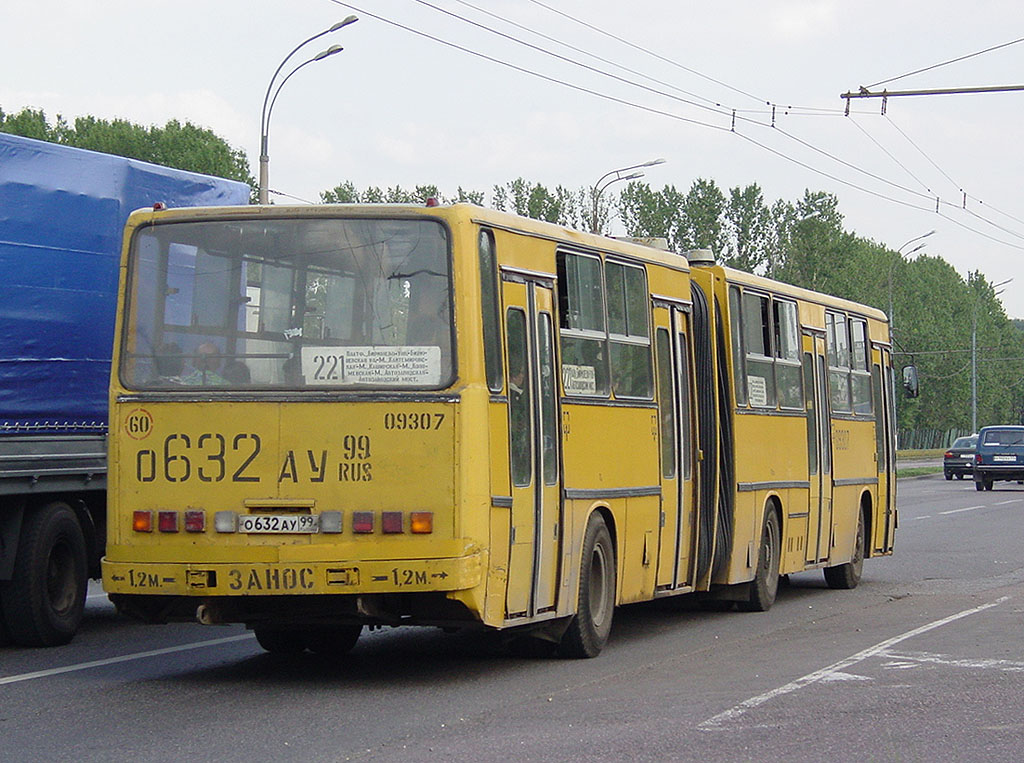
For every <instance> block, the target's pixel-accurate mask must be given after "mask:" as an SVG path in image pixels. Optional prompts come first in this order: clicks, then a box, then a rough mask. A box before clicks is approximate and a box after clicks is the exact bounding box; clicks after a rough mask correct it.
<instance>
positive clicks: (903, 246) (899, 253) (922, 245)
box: [887, 230, 935, 333]
mask: <svg viewBox="0 0 1024 763" xmlns="http://www.w3.org/2000/svg"><path fill="white" fill-rule="evenodd" d="M933 233H935V231H934V230H930V231H928V232H927V233H922V234H921V235H920V236H914V237H913V238H912V239H910V240H909V241H906V242H904V243H903V244H901V245H900V248H899V249H897V250H896V256H897V257H898V258H899V259H900V260H902V259H903V257H904V252H903V250H904V249H906V248H907V247H908V246H910V245H911V244H913V243H914V242H915V241H920V240H921V239H923V238H928V237H929V236H930V235H932V234H933ZM926 246H927V244H925V243H920V244H918V245H917V246H915V247H914V248H913V249H911V250H910V251H909V252H907V253H906V254H908V255H910V254H913V253H914V252H919V251H921V250H922V249H924V248H925V247H926ZM894 267H895V262H892V263H890V264H889V279H888V280H889V313H888V315H887V317H888V318H889V332H890V333H892V330H893V326H894V323H893V315H892V313H893V306H892V271H893V268H894Z"/></svg>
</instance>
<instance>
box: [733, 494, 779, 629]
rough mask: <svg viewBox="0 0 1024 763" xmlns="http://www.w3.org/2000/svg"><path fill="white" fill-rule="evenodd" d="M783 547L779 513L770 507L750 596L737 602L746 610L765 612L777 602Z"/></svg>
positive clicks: (762, 534)
mask: <svg viewBox="0 0 1024 763" xmlns="http://www.w3.org/2000/svg"><path fill="white" fill-rule="evenodd" d="M781 549H782V535H781V532H780V529H779V515H778V514H777V513H776V512H775V510H774V509H772V508H769V509H768V513H767V516H765V518H764V531H763V532H762V533H761V549H760V551H759V552H758V555H757V572H756V573H755V574H754V579H753V580H752V581H751V582H750V598H748V599H747V600H746V601H741V602H737V604H738V606H739V608H740V609H741V610H743V611H744V612H765V611H767V610H768V609H770V608H771V606H772V604H774V603H775V595H776V594H777V593H778V592H779V554H780V552H781Z"/></svg>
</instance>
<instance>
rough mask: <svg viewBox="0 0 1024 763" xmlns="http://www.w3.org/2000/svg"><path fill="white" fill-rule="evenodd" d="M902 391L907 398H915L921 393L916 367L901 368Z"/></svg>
mask: <svg viewBox="0 0 1024 763" xmlns="http://www.w3.org/2000/svg"><path fill="white" fill-rule="evenodd" d="M903 390H904V391H905V392H906V395H907V397H917V396H918V395H919V394H920V393H921V389H920V385H919V384H918V381H917V366H903Z"/></svg>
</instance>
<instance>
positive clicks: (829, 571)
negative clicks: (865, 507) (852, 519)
mask: <svg viewBox="0 0 1024 763" xmlns="http://www.w3.org/2000/svg"><path fill="white" fill-rule="evenodd" d="M864 530H865V527H864V515H863V514H860V515H859V516H858V518H857V538H856V540H855V541H854V545H853V558H852V559H851V560H850V561H849V562H847V563H846V564H837V565H836V566H835V567H826V568H825V583H826V584H827V585H828V587H829V588H834V589H845V590H849V589H852V588H856V587H857V584H858V583H859V582H860V576H861V573H862V572H863V571H864V549H865V547H866V545H867V539H866V538H865V537H864Z"/></svg>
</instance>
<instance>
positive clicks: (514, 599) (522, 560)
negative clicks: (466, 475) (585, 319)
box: [503, 273, 562, 618]
mask: <svg viewBox="0 0 1024 763" xmlns="http://www.w3.org/2000/svg"><path fill="white" fill-rule="evenodd" d="M503 278H504V279H505V282H504V285H503V295H504V301H505V329H506V336H505V342H506V352H507V355H508V363H507V369H508V371H507V372H508V379H507V382H508V390H509V401H508V406H509V461H510V463H509V468H510V470H511V477H512V532H511V549H510V555H509V570H508V593H507V599H506V606H507V614H508V617H509V618H514V617H532V616H533V615H536V614H538V613H542V612H545V611H550V610H553V609H554V608H555V605H556V594H557V592H558V572H559V569H558V562H559V549H560V546H561V537H562V517H561V505H560V500H559V495H560V485H559V471H560V460H559V442H560V435H559V430H558V397H557V395H558V386H557V376H556V364H555V346H554V323H553V317H552V316H553V309H552V305H553V297H552V293H553V292H552V287H551V284H550V283H549V282H544V281H538V280H533V279H529V278H525V277H521V276H519V275H518V274H515V275H509V274H504V273H503Z"/></svg>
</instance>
